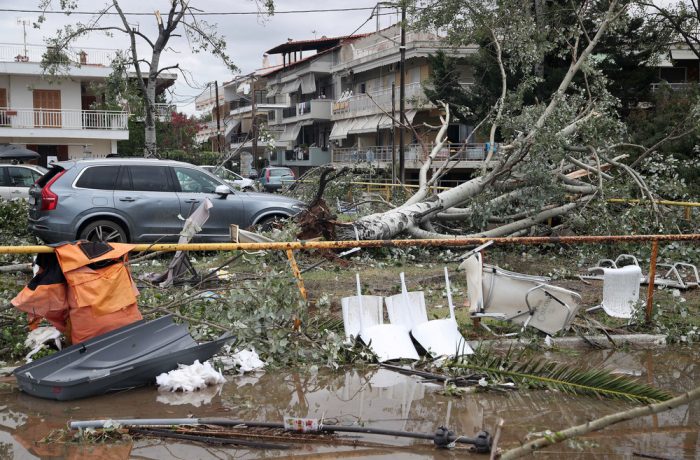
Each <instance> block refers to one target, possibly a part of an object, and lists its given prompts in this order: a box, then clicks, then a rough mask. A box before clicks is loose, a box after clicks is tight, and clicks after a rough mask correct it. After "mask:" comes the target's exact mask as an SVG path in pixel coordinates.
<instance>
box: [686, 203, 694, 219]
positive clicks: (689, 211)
mask: <svg viewBox="0 0 700 460" xmlns="http://www.w3.org/2000/svg"><path fill="white" fill-rule="evenodd" d="M692 210H693V208H691V207H690V206H686V207H685V220H690V213H691V211H692Z"/></svg>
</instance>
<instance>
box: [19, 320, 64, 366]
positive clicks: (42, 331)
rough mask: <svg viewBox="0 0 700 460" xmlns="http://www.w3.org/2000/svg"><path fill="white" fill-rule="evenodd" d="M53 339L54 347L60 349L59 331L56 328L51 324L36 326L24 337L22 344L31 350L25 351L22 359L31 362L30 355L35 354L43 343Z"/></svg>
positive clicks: (41, 347) (42, 346)
mask: <svg viewBox="0 0 700 460" xmlns="http://www.w3.org/2000/svg"><path fill="white" fill-rule="evenodd" d="M52 340H53V342H54V344H55V345H56V348H58V349H59V350H60V349H61V333H60V332H59V330H58V329H56V328H55V327H53V326H41V327H37V328H36V329H34V330H33V331H30V332H29V334H27V338H26V339H24V346H25V347H27V348H30V349H31V351H30V352H29V353H27V356H25V357H24V359H25V360H26V361H27V362H28V363H30V362H32V356H34V355H35V354H37V353H38V352H39V351H40V350H42V349H43V348H44V344H45V343H48V342H51V341H52Z"/></svg>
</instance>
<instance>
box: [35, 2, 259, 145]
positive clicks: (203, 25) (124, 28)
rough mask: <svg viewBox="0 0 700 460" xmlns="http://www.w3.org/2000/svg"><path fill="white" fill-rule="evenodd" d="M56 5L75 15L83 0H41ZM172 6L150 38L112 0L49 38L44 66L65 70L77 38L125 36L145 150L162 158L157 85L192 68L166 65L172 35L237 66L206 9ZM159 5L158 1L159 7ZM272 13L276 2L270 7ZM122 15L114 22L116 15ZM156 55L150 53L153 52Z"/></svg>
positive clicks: (158, 18) (158, 17) (42, 5)
mask: <svg viewBox="0 0 700 460" xmlns="http://www.w3.org/2000/svg"><path fill="white" fill-rule="evenodd" d="M54 3H57V4H58V7H59V8H60V9H61V10H63V11H65V13H66V14H70V13H71V12H73V11H75V10H76V9H77V8H78V6H79V2H78V1H65V0H57V1H55V0H41V1H40V2H39V6H40V8H42V10H43V11H47V10H48V9H49V8H50V7H52V5H53V4H54ZM162 3H163V4H164V5H165V7H166V10H165V12H164V13H161V12H160V11H159V10H155V12H154V15H153V20H154V21H155V22H156V25H157V31H158V32H157V35H156V36H148V35H147V34H146V33H145V32H143V31H141V30H140V29H139V25H138V24H136V23H133V22H129V20H128V18H127V15H128V14H129V13H128V12H127V13H125V12H124V10H123V9H122V7H121V5H120V3H119V1H118V0H110V1H108V2H107V3H106V5H105V6H104V7H102V8H99V9H98V10H97V11H96V12H95V14H94V15H93V16H92V17H91V18H90V19H89V20H88V21H85V22H78V23H76V24H74V25H73V24H71V25H67V26H65V27H64V28H63V29H60V30H58V31H57V32H56V34H55V35H54V36H53V37H51V38H49V39H48V40H47V45H48V49H49V50H50V53H47V55H45V56H44V60H43V65H44V68H45V71H47V72H48V73H49V74H60V73H61V68H62V66H66V65H73V64H74V63H71V62H70V61H69V60H67V59H65V58H64V57H65V50H67V49H68V48H69V47H70V45H71V44H72V43H74V42H75V41H76V40H77V39H79V38H81V37H84V36H87V35H89V34H92V33H100V32H101V33H106V34H109V35H113V34H123V35H125V36H126V37H127V38H128V40H129V41H128V43H129V51H128V52H127V53H125V56H126V59H125V60H126V62H128V64H130V67H131V69H132V70H133V72H134V73H135V75H136V82H137V87H138V90H139V95H140V97H141V101H142V105H143V111H144V126H145V148H144V156H146V157H151V156H157V154H156V87H157V84H158V78H159V76H161V75H162V74H163V72H166V71H178V70H179V71H181V72H182V71H186V69H181V68H180V66H179V64H174V65H166V66H161V62H160V61H161V55H162V54H163V53H164V52H166V51H167V50H168V49H169V48H171V47H172V44H171V39H172V38H173V37H180V36H182V35H183V34H184V35H185V36H186V37H187V38H188V41H189V43H190V46H191V47H192V49H193V51H194V52H209V53H212V54H213V55H215V56H217V57H219V58H220V59H221V60H222V61H223V63H224V64H225V65H226V66H227V67H228V68H229V69H230V70H231V71H235V70H236V66H235V65H234V64H233V63H232V62H231V60H230V59H229V57H228V55H227V53H226V41H225V40H224V39H223V37H221V35H219V34H218V33H217V31H216V26H215V25H213V24H209V23H208V22H206V21H204V20H202V19H201V18H198V17H197V14H198V13H199V12H200V11H201V10H199V9H197V8H196V7H195V6H194V5H192V3H194V2H192V1H189V0H168V1H166V2H162ZM153 6H154V8H155V7H156V5H153ZM267 8H268V10H269V11H271V8H272V6H271V5H270V6H267ZM115 14H116V17H117V18H118V20H117V21H112V20H111V18H112V17H114V15H115ZM44 21H45V16H44V15H41V16H40V17H39V20H38V21H37V22H38V23H42V22H44ZM139 45H142V46H145V47H146V49H147V50H149V51H150V53H148V52H147V53H143V54H142V53H140V52H139ZM149 54H150V56H149Z"/></svg>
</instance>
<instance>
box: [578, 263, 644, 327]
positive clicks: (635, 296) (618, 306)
mask: <svg viewBox="0 0 700 460" xmlns="http://www.w3.org/2000/svg"><path fill="white" fill-rule="evenodd" d="M596 271H601V272H602V276H603V302H602V303H601V304H600V305H598V306H595V307H592V308H589V309H587V310H586V311H593V310H596V309H598V308H602V309H603V310H604V311H605V313H607V314H608V315H610V316H612V317H614V318H626V319H629V318H631V317H632V315H634V309H635V307H636V305H637V302H638V301H639V285H640V280H641V278H642V269H641V268H639V266H638V265H627V266H626V267H622V268H597V269H596Z"/></svg>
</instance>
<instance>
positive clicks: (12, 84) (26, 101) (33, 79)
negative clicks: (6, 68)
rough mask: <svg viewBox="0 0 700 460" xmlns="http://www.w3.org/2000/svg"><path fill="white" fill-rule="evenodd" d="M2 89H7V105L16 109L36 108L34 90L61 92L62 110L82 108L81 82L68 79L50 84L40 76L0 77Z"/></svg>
mask: <svg viewBox="0 0 700 460" xmlns="http://www.w3.org/2000/svg"><path fill="white" fill-rule="evenodd" d="M0 87H1V88H6V89H7V103H8V106H9V107H12V108H15V109H31V108H33V107H34V95H33V90H34V89H51V90H60V91H61V109H64V110H80V109H81V108H82V107H81V105H82V103H81V94H80V81H79V80H72V79H68V78H64V79H60V80H58V81H55V82H49V81H48V80H45V79H43V78H41V77H38V76H27V75H0Z"/></svg>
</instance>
